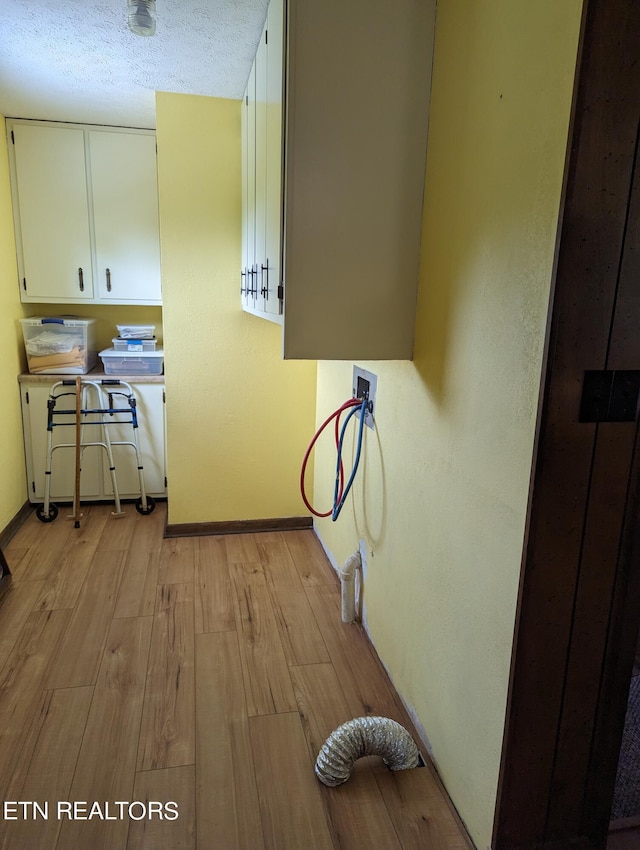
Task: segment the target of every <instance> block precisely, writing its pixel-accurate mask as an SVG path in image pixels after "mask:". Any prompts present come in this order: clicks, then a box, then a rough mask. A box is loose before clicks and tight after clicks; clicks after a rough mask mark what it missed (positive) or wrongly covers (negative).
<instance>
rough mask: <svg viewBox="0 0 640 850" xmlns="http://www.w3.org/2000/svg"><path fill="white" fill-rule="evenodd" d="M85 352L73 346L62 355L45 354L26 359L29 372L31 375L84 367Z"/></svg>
mask: <svg viewBox="0 0 640 850" xmlns="http://www.w3.org/2000/svg"><path fill="white" fill-rule="evenodd" d="M85 355H86V352H85V350H84V349H81V348H78V346H75V347H74V348H72V349H71V351H67V352H65V353H63V354H46V355H43V356H41V357H33V356H31V357H28V361H29V371H30V372H31V373H33V374H37V373H38V372H44V371H47V370H49V369H69V368H73V369H78V368H84V366H85V365H86V362H87V361H86V356H85Z"/></svg>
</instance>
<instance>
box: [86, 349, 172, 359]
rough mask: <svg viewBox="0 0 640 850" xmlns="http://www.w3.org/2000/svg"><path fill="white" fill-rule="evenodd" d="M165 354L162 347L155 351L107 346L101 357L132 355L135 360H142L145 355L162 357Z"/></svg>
mask: <svg viewBox="0 0 640 850" xmlns="http://www.w3.org/2000/svg"><path fill="white" fill-rule="evenodd" d="M163 354H164V351H163V349H162V348H156V350H155V351H116V350H115V348H105V349H104V350H103V351H101V352H100V357H117V358H118V359H120V358H121V357H130V358H131V359H133V360H141V359H142V358H144V357H162V356H163Z"/></svg>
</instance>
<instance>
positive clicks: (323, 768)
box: [316, 717, 420, 787]
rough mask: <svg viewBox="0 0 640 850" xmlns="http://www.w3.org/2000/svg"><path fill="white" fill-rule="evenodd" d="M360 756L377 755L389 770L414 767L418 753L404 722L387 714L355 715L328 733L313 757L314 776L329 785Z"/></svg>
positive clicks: (344, 774)
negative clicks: (381, 715) (314, 760)
mask: <svg viewBox="0 0 640 850" xmlns="http://www.w3.org/2000/svg"><path fill="white" fill-rule="evenodd" d="M363 756H381V757H382V760H383V761H384V763H385V764H386V765H387V767H389V768H391V770H408V769H409V768H413V767H417V766H418V764H419V763H420V756H419V753H418V748H417V747H416V744H415V741H414V740H413V738H412V737H411V735H410V734H409V733H408V732H407V730H406V729H405V728H404V726H401V725H400V724H399V723H396V721H395V720H390V719H389V718H388V717H356V718H355V719H354V720H349V721H348V722H347V723H343V724H342V726H338V728H337V729H336V730H335V731H334V732H332V733H331V735H329V737H328V738H327V740H326V741H325V742H324V744H323V745H322V748H321V750H320V752H319V753H318V758H317V759H316V776H317V777H318V779H319V780H320V782H322V783H323V784H324V785H329V786H330V787H333V786H335V785H341V784H342V783H343V782H346V781H347V779H348V778H349V777H350V776H351V770H352V768H353V765H354V764H355V762H356V761H357V760H358V759H359V758H362V757H363Z"/></svg>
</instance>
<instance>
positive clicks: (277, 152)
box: [265, 0, 284, 320]
mask: <svg viewBox="0 0 640 850" xmlns="http://www.w3.org/2000/svg"><path fill="white" fill-rule="evenodd" d="M267 33H268V40H267V66H266V95H265V96H266V154H265V155H266V172H267V183H266V212H265V225H266V238H265V265H266V266H267V272H266V281H265V289H266V302H265V311H266V313H267V314H268V315H269V317H273V318H277V319H278V320H281V318H282V311H283V304H282V298H281V297H280V295H281V291H282V290H281V289H280V284H281V283H282V153H283V151H282V89H283V79H284V77H283V74H284V53H283V50H284V44H283V41H284V39H283V33H284V0H271V2H270V3H269V13H268V15H267Z"/></svg>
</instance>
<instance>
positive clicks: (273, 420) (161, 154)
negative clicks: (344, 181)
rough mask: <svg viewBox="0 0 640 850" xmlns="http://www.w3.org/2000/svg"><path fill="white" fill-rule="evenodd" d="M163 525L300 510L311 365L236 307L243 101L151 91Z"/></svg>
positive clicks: (274, 329)
mask: <svg viewBox="0 0 640 850" xmlns="http://www.w3.org/2000/svg"><path fill="white" fill-rule="evenodd" d="M156 114H157V141H158V181H159V182H158V190H159V197H160V231H161V243H162V280H163V315H164V347H165V355H166V368H165V371H166V382H167V425H168V446H167V453H168V478H169V522H170V523H176V524H180V523H191V522H208V521H223V520H241V519H263V518H270V517H282V516H301V515H305V514H307V511H306V510H305V508H304V505H303V504H302V500H301V498H300V496H299V489H298V475H299V469H300V462H301V459H302V455H303V453H304V448H305V446H306V443H307V442H308V441H309V439H310V437H311V435H312V434H313V430H314V412H315V387H316V366H315V363H305V362H284V361H283V360H282V359H281V357H280V351H281V344H280V328H279V327H278V326H276V325H274V324H271V323H270V322H266V321H264V320H261V319H257V318H255V317H253V316H250V315H247V314H245V313H243V312H242V311H241V310H240V292H239V285H240V284H239V279H240V278H239V272H240V237H241V232H240V228H241V218H240V213H241V209H240V207H241V203H240V202H241V197H240V102H239V101H232V100H219V99H213V98H205V97H197V96H185V95H174V94H166V93H158V94H157V97H156Z"/></svg>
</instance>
